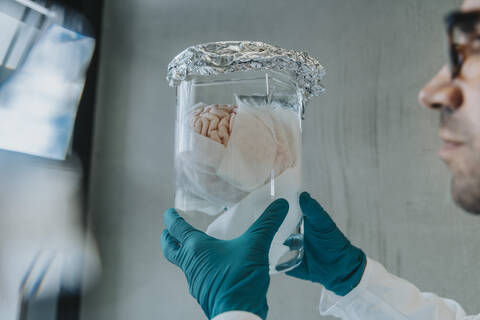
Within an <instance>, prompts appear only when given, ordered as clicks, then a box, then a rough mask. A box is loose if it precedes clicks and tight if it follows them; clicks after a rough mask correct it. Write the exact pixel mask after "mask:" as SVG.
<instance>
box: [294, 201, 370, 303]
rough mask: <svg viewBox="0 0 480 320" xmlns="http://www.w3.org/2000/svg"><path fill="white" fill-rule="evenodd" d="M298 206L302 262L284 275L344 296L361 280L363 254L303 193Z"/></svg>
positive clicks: (326, 214)
mask: <svg viewBox="0 0 480 320" xmlns="http://www.w3.org/2000/svg"><path fill="white" fill-rule="evenodd" d="M300 207H301V209H302V212H303V214H304V250H305V251H304V257H303V261H302V263H301V264H300V265H299V266H298V267H296V268H295V269H293V270H291V271H289V272H287V274H288V275H290V276H293V277H296V278H300V279H304V280H310V281H313V282H318V283H320V284H322V285H323V286H324V287H325V288H327V289H328V290H330V291H333V292H335V293H336V294H337V295H340V296H345V295H346V294H347V293H349V292H350V291H351V290H352V289H353V288H355V287H356V286H357V285H358V283H359V282H360V280H361V278H362V275H363V271H364V270H365V266H366V257H365V254H364V253H363V251H362V250H360V249H359V248H357V247H355V246H353V245H352V244H351V243H350V241H348V239H347V238H346V237H345V236H344V235H343V233H342V232H341V231H340V230H339V229H338V228H337V226H336V225H335V223H334V222H333V220H332V218H330V216H329V215H328V213H327V212H325V210H323V208H322V207H321V206H320V204H319V203H318V202H317V201H315V199H312V198H311V197H310V195H309V194H308V193H307V192H303V193H302V194H301V195H300Z"/></svg>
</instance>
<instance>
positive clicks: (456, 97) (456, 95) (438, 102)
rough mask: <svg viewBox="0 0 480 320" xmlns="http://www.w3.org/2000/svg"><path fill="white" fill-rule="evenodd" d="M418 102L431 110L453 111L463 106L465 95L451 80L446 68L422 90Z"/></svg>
mask: <svg viewBox="0 0 480 320" xmlns="http://www.w3.org/2000/svg"><path fill="white" fill-rule="evenodd" d="M418 100H419V102H420V104H421V105H422V106H424V107H427V108H430V109H442V108H448V109H451V110H452V111H453V110H456V109H458V108H460V107H461V105H462V104H463V95H462V90H461V88H460V87H459V86H458V85H457V84H455V83H454V81H453V79H452V78H451V76H450V71H449V69H448V67H447V66H444V67H443V68H442V69H441V70H440V71H439V72H438V73H437V75H435V77H433V79H432V80H430V82H429V83H427V84H426V85H425V87H424V88H423V89H422V90H420V93H419V94H418Z"/></svg>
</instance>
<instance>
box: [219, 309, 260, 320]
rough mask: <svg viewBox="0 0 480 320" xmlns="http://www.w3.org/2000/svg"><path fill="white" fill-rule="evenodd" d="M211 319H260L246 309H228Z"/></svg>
mask: <svg viewBox="0 0 480 320" xmlns="http://www.w3.org/2000/svg"><path fill="white" fill-rule="evenodd" d="M212 320H262V319H261V318H260V317H259V316H257V315H256V314H253V313H250V312H246V311H228V312H224V313H221V314H219V315H218V316H216V317H215V318H213V319H212Z"/></svg>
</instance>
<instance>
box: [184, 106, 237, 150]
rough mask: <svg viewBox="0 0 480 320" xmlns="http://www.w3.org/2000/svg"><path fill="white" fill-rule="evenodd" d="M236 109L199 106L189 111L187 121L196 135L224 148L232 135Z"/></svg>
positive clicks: (235, 107)
mask: <svg viewBox="0 0 480 320" xmlns="http://www.w3.org/2000/svg"><path fill="white" fill-rule="evenodd" d="M237 108H238V107H237V106H229V105H223V106H219V105H210V106H200V107H197V108H195V109H194V110H192V111H191V113H190V114H189V119H188V120H189V123H190V126H191V127H192V129H193V130H194V131H195V132H196V133H198V134H200V135H202V136H204V137H208V138H210V139H212V140H214V141H216V142H218V143H220V144H223V145H224V146H225V147H226V146H227V145H228V140H229V139H230V135H231V134H232V128H233V122H234V121H235V116H236V114H237V112H236V109H237Z"/></svg>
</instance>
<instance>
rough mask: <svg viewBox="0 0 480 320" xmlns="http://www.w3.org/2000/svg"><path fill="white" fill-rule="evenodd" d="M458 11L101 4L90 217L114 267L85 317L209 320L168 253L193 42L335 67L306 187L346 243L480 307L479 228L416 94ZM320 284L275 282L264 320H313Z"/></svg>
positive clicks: (351, 5) (312, 123)
mask: <svg viewBox="0 0 480 320" xmlns="http://www.w3.org/2000/svg"><path fill="white" fill-rule="evenodd" d="M459 5H460V1H456V0H402V1H398V0H348V1H347V0H344V1H338V0H321V1H320V0H298V1H288V0H261V1H259V0H243V1H233V0H224V1H214V0H202V1H195V0H162V1H158V0H122V1H120V0H107V1H106V7H105V17H104V28H103V32H104V34H103V41H102V44H101V50H102V53H101V54H102V57H101V59H102V60H101V70H100V82H99V84H100V87H99V96H98V112H97V115H96V125H95V151H94V159H93V173H92V175H93V176H92V186H91V191H92V192H91V195H90V196H91V201H92V215H93V221H94V223H95V228H96V231H97V233H98V241H99V244H100V249H101V254H102V257H103V263H104V275H103V279H102V281H101V282H100V283H99V285H98V287H97V288H96V290H94V291H93V292H92V293H91V294H90V295H88V296H86V297H85V299H84V301H83V315H82V319H83V320H97V319H98V320H111V319H116V320H123V319H125V320H131V319H145V320H147V319H203V314H202V312H201V310H200V308H199V307H198V306H197V304H196V302H195V301H194V300H193V299H192V298H191V297H190V296H189V293H188V290H187V286H186V282H185V280H184V276H183V274H182V273H181V272H180V271H179V270H178V269H177V268H176V267H174V266H172V265H171V264H169V263H168V262H167V261H166V260H165V259H164V258H163V256H162V254H161V249H160V232H161V230H162V228H163V222H162V212H163V210H164V209H165V208H167V207H169V206H171V205H172V200H173V192H174V190H173V183H172V182H173V174H172V171H173V132H174V128H173V125H174V117H175V91H174V89H171V88H169V87H168V86H167V83H166V81H165V80H164V77H165V72H166V68H167V64H168V62H169V61H170V59H171V58H172V57H174V56H175V55H176V54H177V53H178V52H180V51H181V50H183V49H184V48H185V47H187V46H190V45H192V44H196V43H201V42H208V41H217V40H244V39H251V40H261V41H266V42H269V43H273V44H277V45H279V46H282V47H285V48H292V49H302V50H305V51H307V52H309V53H310V54H311V55H313V56H317V57H319V58H320V60H321V62H322V63H323V64H324V66H325V67H326V69H327V77H326V81H325V85H326V87H327V92H326V93H325V94H324V95H323V96H321V97H319V98H315V99H314V100H313V101H312V103H311V104H310V106H309V108H308V110H307V120H306V121H305V139H304V148H305V157H304V159H305V162H306V163H305V167H306V170H308V172H309V175H307V176H306V189H307V190H309V191H310V192H311V193H312V194H313V195H314V196H315V197H317V198H318V199H319V200H320V201H321V203H322V204H323V205H324V206H325V208H326V209H327V210H328V211H329V212H330V213H331V214H332V215H333V217H334V219H335V220H336V221H337V222H338V225H339V226H340V227H341V228H342V229H343V230H344V231H345V233H346V234H347V235H348V237H349V238H350V239H351V240H352V242H354V243H355V244H357V245H358V246H360V247H361V248H363V249H364V250H365V251H366V252H367V254H368V255H369V256H370V257H372V258H374V259H377V260H379V261H380V262H382V263H383V264H384V265H385V266H386V267H387V268H388V269H389V270H390V271H391V272H393V273H395V274H397V275H399V276H401V277H404V278H406V279H408V280H410V281H412V282H414V283H415V284H416V285H417V286H419V287H420V288H422V289H423V290H425V291H433V292H436V293H438V294H440V295H442V296H447V297H450V298H453V299H455V300H458V301H459V302H461V304H462V305H463V306H464V307H465V308H466V310H467V311H468V312H470V313H474V312H480V309H479V308H478V299H477V294H476V293H477V291H478V287H479V284H478V281H477V279H478V270H477V269H478V268H477V265H478V261H479V258H480V246H478V244H477V242H478V241H479V240H480V236H479V235H478V230H479V228H480V218H478V217H473V216H469V215H467V214H465V213H463V212H462V211H461V210H459V209H458V208H456V207H455V206H454V204H453V203H452V201H451V198H450V194H449V174H448V172H447V170H446V168H445V166H444V165H443V164H442V163H441V162H440V160H439V159H438V158H437V155H436V153H437V149H438V148H439V145H440V143H439V139H438V137H437V136H436V131H437V126H438V115H437V114H435V113H434V112H431V111H427V110H422V109H421V108H420V107H419V106H418V103H417V100H416V97H417V92H418V90H419V88H421V86H422V85H423V83H424V82H426V81H427V80H428V79H429V78H430V77H431V76H432V75H433V74H434V73H435V71H436V70H437V68H439V66H440V65H441V64H442V63H443V62H444V61H445V59H446V53H445V48H444V45H445V36H444V32H443V24H442V17H443V15H444V14H445V13H446V12H447V11H449V10H451V9H453V8H455V7H458V6H459ZM319 296H320V289H319V288H318V286H316V285H313V284H309V283H306V282H301V281H296V280H293V279H290V278H287V277H285V276H283V275H280V276H275V277H273V278H272V284H271V288H270V292H269V305H270V310H271V311H270V315H269V318H270V319H309V320H310V319H318V318H319V315H318V312H317V303H318V298H319Z"/></svg>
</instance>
